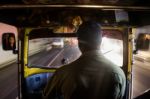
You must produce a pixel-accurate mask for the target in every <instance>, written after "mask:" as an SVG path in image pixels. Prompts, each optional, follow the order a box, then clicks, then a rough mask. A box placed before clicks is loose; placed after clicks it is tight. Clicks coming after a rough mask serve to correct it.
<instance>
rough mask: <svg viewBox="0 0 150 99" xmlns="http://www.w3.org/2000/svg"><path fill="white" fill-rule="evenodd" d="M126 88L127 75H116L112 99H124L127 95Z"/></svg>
mask: <svg viewBox="0 0 150 99" xmlns="http://www.w3.org/2000/svg"><path fill="white" fill-rule="evenodd" d="M125 86H126V79H125V75H124V74H123V75H119V74H114V81H113V93H112V95H113V98H112V99H122V98H123V96H124V94H125Z"/></svg>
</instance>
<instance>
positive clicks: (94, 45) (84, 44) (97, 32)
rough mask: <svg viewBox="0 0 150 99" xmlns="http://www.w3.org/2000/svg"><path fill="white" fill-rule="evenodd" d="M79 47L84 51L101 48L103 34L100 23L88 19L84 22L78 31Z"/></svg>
mask: <svg viewBox="0 0 150 99" xmlns="http://www.w3.org/2000/svg"><path fill="white" fill-rule="evenodd" d="M77 35H78V41H79V48H80V50H81V51H82V53H83V52H85V51H90V50H98V49H99V48H100V44H101V40H102V34H101V27H100V24H98V23H96V22H93V21H88V22H84V23H83V24H82V25H81V26H80V27H79V29H78V31H77Z"/></svg>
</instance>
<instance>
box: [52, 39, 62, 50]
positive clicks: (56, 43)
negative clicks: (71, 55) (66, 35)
mask: <svg viewBox="0 0 150 99" xmlns="http://www.w3.org/2000/svg"><path fill="white" fill-rule="evenodd" d="M52 46H53V47H58V48H63V47H64V41H63V39H62V38H54V39H53V42H52Z"/></svg>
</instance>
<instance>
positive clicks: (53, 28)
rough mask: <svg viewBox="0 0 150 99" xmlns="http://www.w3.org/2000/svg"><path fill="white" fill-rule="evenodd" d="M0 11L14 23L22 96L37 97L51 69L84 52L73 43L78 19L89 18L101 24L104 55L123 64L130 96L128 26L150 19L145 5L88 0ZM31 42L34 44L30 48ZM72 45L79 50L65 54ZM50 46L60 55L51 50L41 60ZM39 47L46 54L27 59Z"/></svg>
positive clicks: (5, 19) (3, 19) (6, 20)
mask: <svg viewBox="0 0 150 99" xmlns="http://www.w3.org/2000/svg"><path fill="white" fill-rule="evenodd" d="M18 8H19V9H18ZM145 10H146V11H145ZM0 11H1V13H0V21H1V22H4V23H8V24H11V25H14V26H16V27H17V28H18V42H17V45H18V47H17V49H16V50H18V51H17V52H18V54H19V57H18V60H19V62H20V63H19V67H18V68H19V69H18V71H19V72H21V75H20V76H19V82H21V83H20V85H19V86H20V87H21V89H20V90H19V91H20V92H21V94H22V97H23V98H24V99H33V98H36V99H38V98H40V99H41V97H42V91H43V89H44V88H45V85H46V84H47V83H48V80H49V79H50V78H51V76H52V75H53V73H54V72H55V70H56V69H57V68H59V67H61V66H64V65H65V64H69V63H71V62H72V61H74V60H76V59H77V58H78V57H79V56H80V55H81V54H82V53H81V52H80V50H79V49H78V47H77V46H78V43H77V42H78V41H77V36H76V32H77V31H78V28H79V27H80V25H81V24H82V23H83V22H85V21H88V20H91V21H96V22H98V23H100V24H101V26H102V33H103V40H102V44H101V51H102V52H103V53H104V56H105V57H106V58H108V59H109V60H110V61H112V62H114V63H115V64H117V65H118V66H120V67H121V68H122V69H123V70H124V72H125V75H126V78H127V87H126V94H125V97H124V99H130V98H131V92H132V75H131V72H132V67H131V64H132V36H131V35H132V32H131V28H132V27H137V26H143V25H147V24H149V21H147V19H148V20H149V16H150V11H149V8H145V7H143V8H134V7H133V8H132V7H131V8H130V7H122V8H121V9H120V8H117V7H115V6H114V8H113V7H108V8H107V7H105V8H104V9H103V8H100V6H97V7H93V6H90V5H89V6H88V7H85V6H83V7H82V6H74V5H72V7H71V6H69V5H66V6H61V7H60V6H58V7H57V6H56V7H54V6H44V5H43V6H32V5H31V6H22V7H21V6H10V8H9V7H8V8H3V9H2V8H1V9H0ZM10 12H11V13H10ZM143 15H144V16H145V18H144V19H143V18H142V17H143ZM137 20H138V21H137ZM6 34H7V33H6ZM56 39H57V40H56ZM93 39H94V38H93ZM54 41H55V42H54ZM33 43H35V44H33ZM32 46H34V48H37V49H38V50H36V52H32ZM39 48H40V49H39ZM72 49H73V50H74V49H76V50H75V52H76V53H78V54H76V53H75V54H72V55H70V54H67V52H69V51H70V50H72ZM8 50H9V49H8ZM52 50H55V53H57V55H58V56H57V55H54V57H52V59H50V60H48V61H45V58H49V55H50V54H51V55H52V52H51V51H52ZM41 51H42V52H44V53H45V55H43V56H39V57H37V58H36V59H34V60H31V57H32V55H34V54H39V55H40V54H41ZM53 53H54V52H53ZM55 56H57V57H59V59H57V57H55ZM114 56H115V58H114ZM41 58H43V60H42V61H37V60H39V59H41ZM54 59H55V60H54ZM42 62H43V63H42Z"/></svg>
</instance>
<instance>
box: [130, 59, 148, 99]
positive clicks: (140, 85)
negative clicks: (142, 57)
mask: <svg viewBox="0 0 150 99" xmlns="http://www.w3.org/2000/svg"><path fill="white" fill-rule="evenodd" d="M147 89H150V63H147V62H143V61H137V60H135V62H134V65H133V97H136V96H138V95H139V94H141V93H142V92H143V91H145V90H147Z"/></svg>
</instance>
